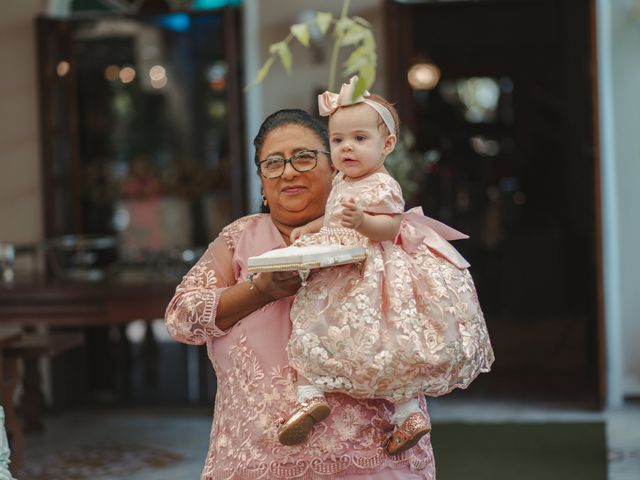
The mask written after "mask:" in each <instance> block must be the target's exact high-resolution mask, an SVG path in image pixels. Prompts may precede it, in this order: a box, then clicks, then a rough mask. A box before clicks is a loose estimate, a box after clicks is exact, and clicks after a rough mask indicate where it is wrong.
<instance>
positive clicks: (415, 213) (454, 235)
mask: <svg viewBox="0 0 640 480" xmlns="http://www.w3.org/2000/svg"><path fill="white" fill-rule="evenodd" d="M403 217H404V218H405V219H406V220H407V224H406V225H405V228H404V229H401V230H400V238H401V239H402V246H403V248H404V249H405V250H406V251H407V252H409V253H412V252H414V251H416V249H417V248H418V247H419V246H420V245H422V244H425V243H426V244H427V245H428V246H429V248H432V249H433V250H435V251H437V252H438V253H439V254H440V255H442V256H443V257H445V258H446V259H447V260H449V261H450V262H451V263H453V264H454V265H455V266H456V267H458V268H461V269H463V268H469V266H470V265H469V262H467V260H465V258H464V257H463V256H462V255H460V253H459V252H458V251H457V250H456V249H455V248H454V247H453V246H452V245H451V244H450V243H449V242H448V241H447V240H462V239H466V238H469V236H468V235H465V234H464V233H462V232H459V231H458V230H456V229H454V228H451V227H450V226H448V225H445V224H444V223H442V222H439V221H438V220H435V219H433V218H430V217H427V216H426V215H425V214H424V213H422V207H416V208H412V209H411V210H409V211H407V212H405V213H404V214H403Z"/></svg>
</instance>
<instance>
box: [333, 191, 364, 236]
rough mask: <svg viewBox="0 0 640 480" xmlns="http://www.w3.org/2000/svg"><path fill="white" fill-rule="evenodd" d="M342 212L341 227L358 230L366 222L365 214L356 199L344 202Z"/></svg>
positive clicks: (340, 216) (348, 199)
mask: <svg viewBox="0 0 640 480" xmlns="http://www.w3.org/2000/svg"><path fill="white" fill-rule="evenodd" d="M341 205H342V212H340V215H339V218H340V225H342V226H343V227H347V228H353V229H354V230H357V229H358V228H359V227H360V225H362V222H363V221H364V212H363V211H362V209H361V208H360V207H359V206H358V204H357V203H356V201H355V199H354V198H347V199H345V200H343V201H342V203H341Z"/></svg>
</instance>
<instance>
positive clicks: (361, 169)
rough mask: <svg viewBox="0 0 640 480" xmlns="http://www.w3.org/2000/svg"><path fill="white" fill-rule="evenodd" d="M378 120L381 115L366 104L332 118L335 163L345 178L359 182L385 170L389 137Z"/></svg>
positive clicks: (335, 114) (332, 145)
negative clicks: (360, 179) (359, 179)
mask: <svg viewBox="0 0 640 480" xmlns="http://www.w3.org/2000/svg"><path fill="white" fill-rule="evenodd" d="M378 121H379V119H378V113H377V112H376V111H375V110H374V109H373V108H371V107H370V106H368V105H367V104H365V103H360V104H357V105H354V106H350V107H346V108H340V109H338V111H336V112H335V113H334V114H333V115H331V118H330V119H329V139H330V141H331V160H332V161H333V164H334V165H335V167H336V168H337V169H338V170H340V171H341V172H342V173H343V174H344V175H345V177H348V178H351V179H358V178H363V177H366V176H367V175H371V174H372V173H377V172H381V171H385V170H384V159H385V157H386V156H387V154H388V151H387V150H386V149H385V144H386V142H387V139H388V137H389V135H385V133H386V132H385V133H383V131H385V130H386V129H385V128H384V127H379V126H378Z"/></svg>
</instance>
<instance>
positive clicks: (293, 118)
mask: <svg viewBox="0 0 640 480" xmlns="http://www.w3.org/2000/svg"><path fill="white" fill-rule="evenodd" d="M286 125H300V126H301V127H306V128H308V129H309V130H311V131H313V132H314V133H315V134H316V135H317V136H318V139H319V140H320V141H321V142H322V144H323V145H324V148H325V150H327V151H329V133H328V132H327V127H326V126H325V124H324V123H323V122H321V121H320V120H318V119H317V118H315V117H313V116H312V115H310V114H309V113H308V112H305V111H304V110H300V109H297V108H293V109H284V110H278V111H277V112H275V113H272V114H271V115H269V116H268V117H267V118H265V119H264V122H262V125H260V130H258V134H257V135H256V138H254V139H253V146H254V148H255V153H254V157H253V161H254V163H255V164H256V168H257V169H258V170H257V171H258V175H260V151H261V150H262V145H263V144H264V139H265V138H266V137H267V135H268V134H269V133H270V132H271V131H272V130H275V129H276V128H279V127H284V126H286ZM329 161H331V160H329ZM260 211H261V212H262V213H269V207H265V206H264V205H261V207H260Z"/></svg>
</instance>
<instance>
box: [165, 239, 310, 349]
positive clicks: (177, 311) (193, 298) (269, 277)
mask: <svg viewBox="0 0 640 480" xmlns="http://www.w3.org/2000/svg"><path fill="white" fill-rule="evenodd" d="M232 258H233V254H232V252H231V250H230V249H229V247H228V246H227V244H226V242H225V241H224V239H222V238H221V237H218V238H217V239H216V240H215V241H214V242H213V243H212V244H211V245H210V246H209V248H208V249H207V251H206V252H205V254H204V255H203V256H202V258H200V260H198V263H196V265H194V267H193V268H192V269H191V270H190V271H189V273H187V275H185V277H184V278H183V279H182V282H181V283H180V285H178V287H177V288H176V293H175V295H174V296H173V298H172V299H171V302H170V303H169V306H168V307H167V311H166V314H165V324H166V326H167V330H168V331H169V334H170V335H171V336H172V337H173V338H175V339H176V340H178V341H180V342H183V343H189V344H194V345H201V344H203V343H205V342H206V341H207V340H208V339H209V338H211V337H220V336H222V335H225V334H226V333H228V330H229V328H231V327H232V326H233V325H235V324H236V323H237V322H238V320H240V319H241V318H244V317H246V316H247V315H249V314H250V313H251V312H253V311H255V310H257V309H259V308H261V307H263V306H264V305H266V304H267V303H269V302H271V301H273V300H277V299H278V298H282V297H285V296H289V295H293V294H294V293H295V292H296V291H297V290H298V288H299V287H300V278H299V276H298V275H297V274H296V273H295V272H286V273H280V274H264V273H263V274H260V275H258V276H257V277H256V278H255V279H254V288H253V289H251V288H250V285H249V284H248V282H241V283H236V278H235V276H234V273H233V265H232Z"/></svg>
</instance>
